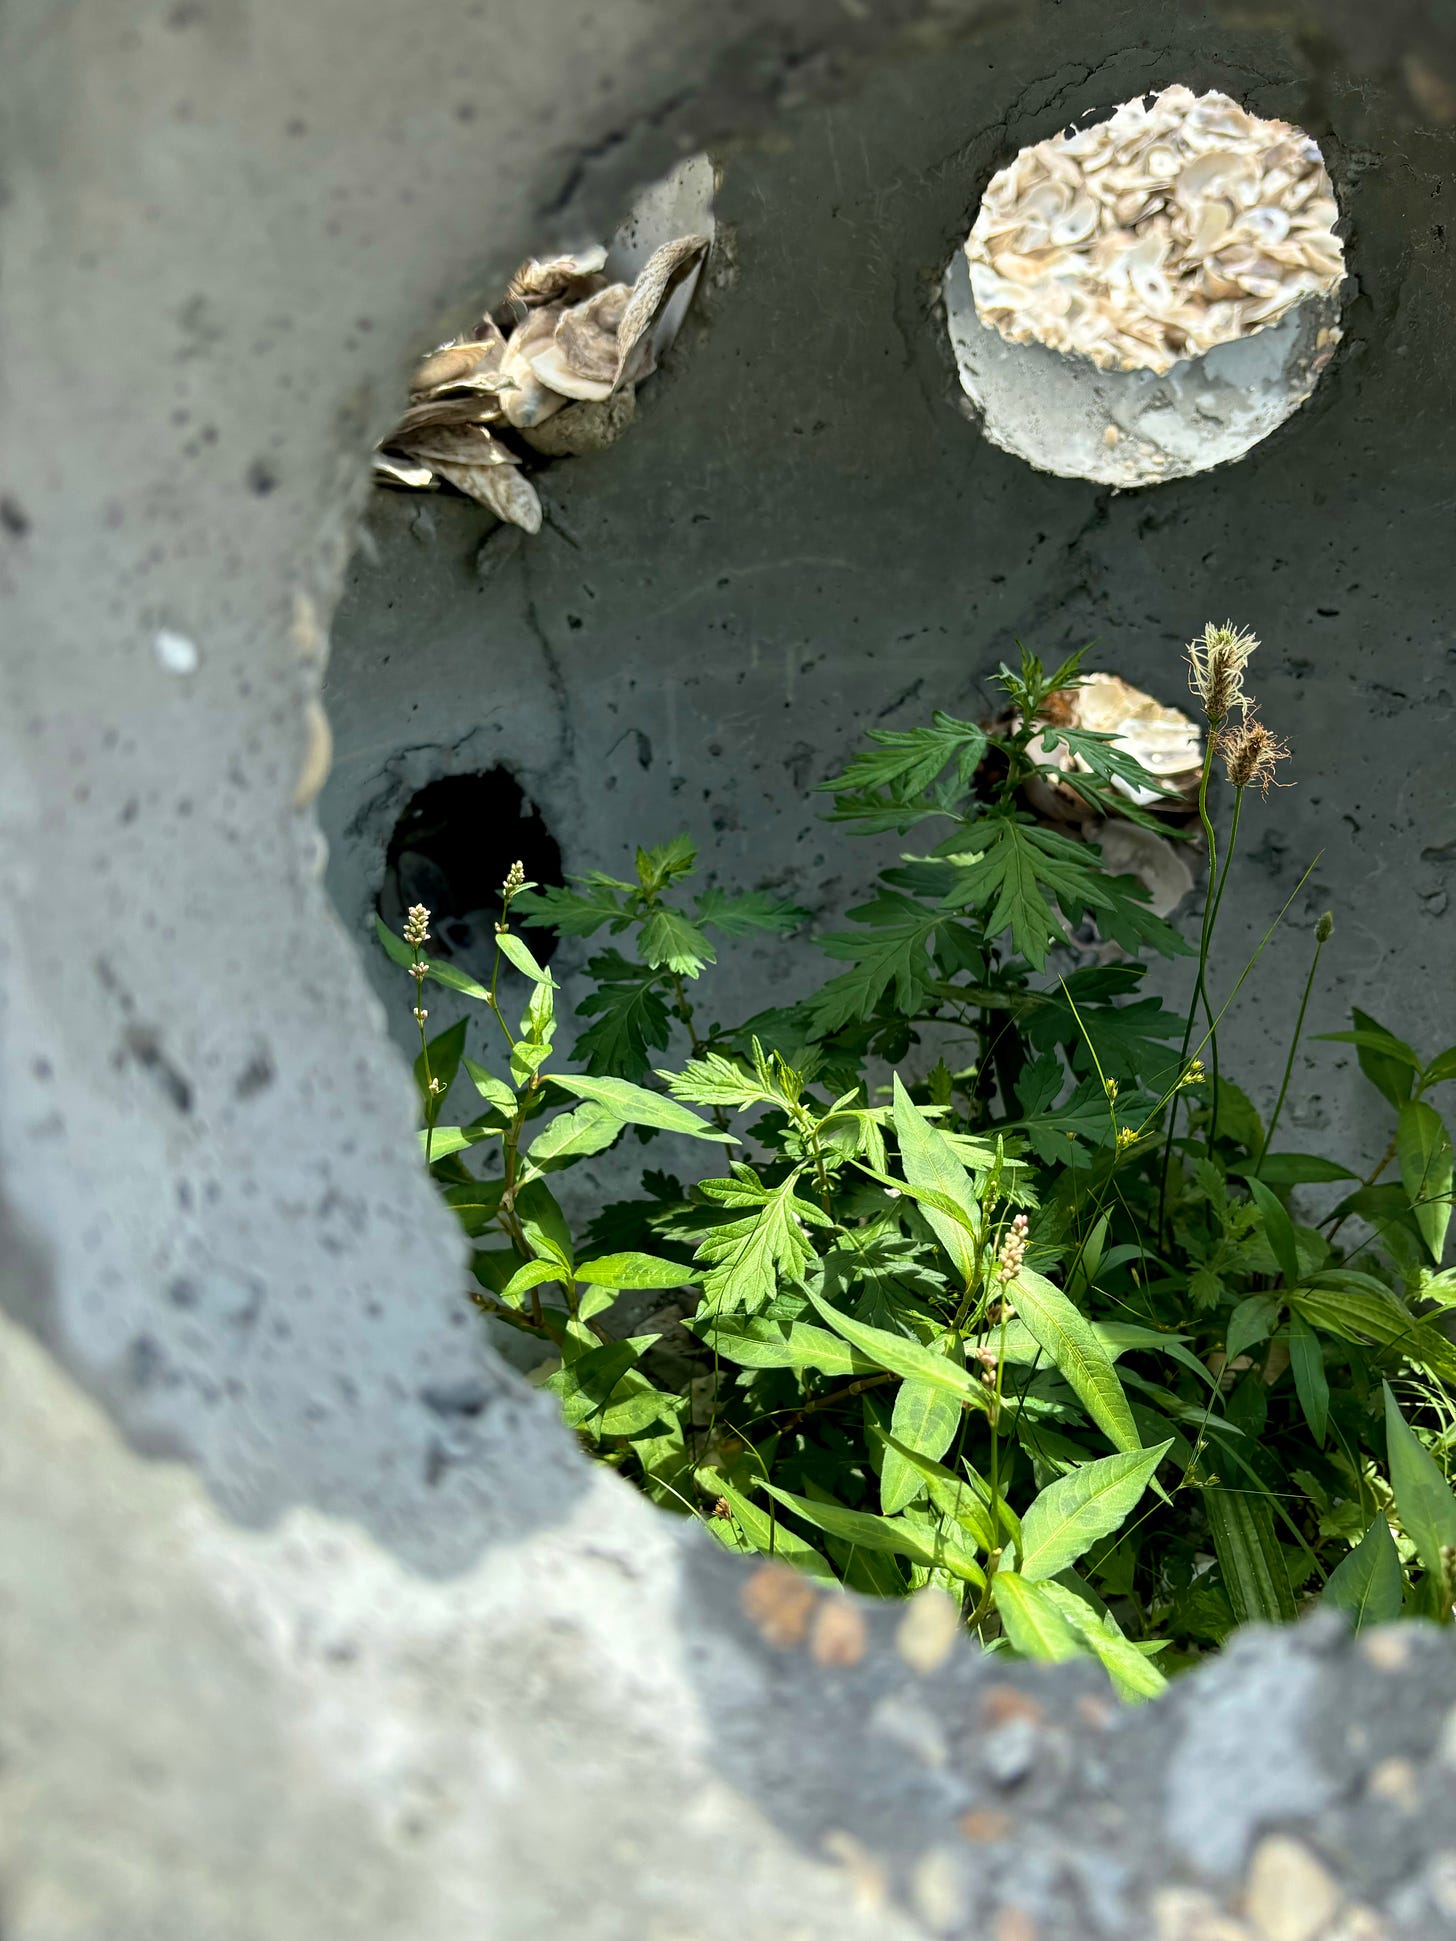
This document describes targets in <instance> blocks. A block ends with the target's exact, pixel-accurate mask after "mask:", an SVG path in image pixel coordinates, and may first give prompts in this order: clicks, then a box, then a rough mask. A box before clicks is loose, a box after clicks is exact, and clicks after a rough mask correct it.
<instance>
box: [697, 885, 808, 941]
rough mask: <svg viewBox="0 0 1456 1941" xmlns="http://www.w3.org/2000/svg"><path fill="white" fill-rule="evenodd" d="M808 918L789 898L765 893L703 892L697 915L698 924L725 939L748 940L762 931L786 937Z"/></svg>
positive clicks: (759, 891) (758, 891) (756, 891)
mask: <svg viewBox="0 0 1456 1941" xmlns="http://www.w3.org/2000/svg"><path fill="white" fill-rule="evenodd" d="M809 914H810V913H809V912H808V911H807V910H804V909H801V908H800V906H799V905H798V904H797V903H791V902H790V901H789V900H788V898H787V897H781V896H770V895H769V893H768V892H767V891H766V890H748V891H745V892H743V893H742V894H740V895H738V896H728V895H726V894H725V893H724V891H722V890H704V892H703V894H702V895H701V896H700V897H699V898H698V902H697V911H696V915H697V919H698V922H699V923H711V924H712V925H713V927H714V929H715V930H721V931H722V932H723V935H724V936H725V937H747V936H751V935H752V934H753V933H754V932H755V931H759V930H767V931H770V932H771V933H772V934H773V935H775V936H780V937H783V936H787V935H788V934H789V932H790V931H792V930H797V929H798V928H799V926H800V924H802V923H807V922H808V919H809Z"/></svg>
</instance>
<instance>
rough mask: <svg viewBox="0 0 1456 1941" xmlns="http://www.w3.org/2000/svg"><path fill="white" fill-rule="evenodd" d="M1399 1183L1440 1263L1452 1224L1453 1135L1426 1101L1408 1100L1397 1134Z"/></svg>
mask: <svg viewBox="0 0 1456 1941" xmlns="http://www.w3.org/2000/svg"><path fill="white" fill-rule="evenodd" d="M1395 1150H1396V1156H1397V1158H1398V1159H1399V1161H1400V1183H1401V1185H1402V1186H1403V1187H1404V1188H1405V1190H1406V1196H1407V1198H1408V1199H1409V1200H1410V1203H1411V1212H1412V1213H1413V1214H1414V1215H1415V1221H1416V1225H1417V1226H1418V1227H1419V1228H1420V1230H1421V1238H1422V1240H1424V1241H1425V1243H1426V1245H1427V1246H1428V1247H1429V1248H1430V1250H1431V1258H1432V1260H1434V1261H1435V1262H1436V1264H1437V1266H1439V1265H1440V1262H1441V1250H1442V1248H1443V1247H1444V1246H1445V1244H1446V1229H1447V1228H1448V1227H1449V1226H1450V1224H1451V1135H1450V1134H1449V1133H1448V1132H1447V1130H1446V1128H1445V1126H1444V1125H1443V1124H1442V1122H1441V1115H1440V1113H1439V1112H1435V1111H1433V1110H1432V1109H1431V1107H1430V1106H1429V1105H1427V1104H1426V1103H1425V1101H1424V1100H1423V1099H1407V1101H1406V1102H1405V1104H1404V1105H1403V1106H1402V1107H1401V1108H1400V1124H1399V1126H1398V1128H1397V1131H1396V1147H1395Z"/></svg>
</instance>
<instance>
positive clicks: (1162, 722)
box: [1072, 674, 1203, 808]
mask: <svg viewBox="0 0 1456 1941" xmlns="http://www.w3.org/2000/svg"><path fill="white" fill-rule="evenodd" d="M1072 712H1073V716H1074V719H1075V723H1076V725H1077V726H1078V727H1079V728H1087V729H1090V730H1091V732H1092V733H1094V734H1099V735H1112V736H1114V737H1115V738H1116V741H1117V745H1118V747H1119V748H1121V749H1122V750H1124V751H1125V752H1126V753H1127V754H1129V755H1131V756H1132V757H1133V758H1134V759H1135V760H1136V761H1139V762H1141V763H1142V765H1143V767H1144V768H1145V769H1147V770H1148V771H1149V772H1150V773H1151V774H1153V775H1156V776H1157V777H1158V778H1159V780H1160V781H1163V782H1165V783H1166V784H1167V785H1168V786H1169V787H1171V788H1177V789H1180V790H1183V791H1185V792H1186V791H1192V790H1196V789H1197V787H1198V777H1199V771H1200V769H1201V767H1202V765H1203V737H1202V733H1201V731H1200V729H1199V727H1198V724H1197V723H1196V722H1195V721H1194V720H1193V719H1192V718H1191V717H1190V716H1189V715H1186V714H1184V713H1182V712H1181V710H1180V709H1178V708H1165V707H1164V706H1163V704H1162V702H1161V701H1155V700H1154V699H1153V697H1152V695H1151V694H1144V693H1143V691H1142V689H1141V688H1136V687H1133V686H1132V685H1131V683H1130V682H1128V681H1124V680H1123V679H1122V678H1121V677H1120V676H1119V675H1117V674H1089V675H1088V676H1087V677H1086V679H1085V680H1084V681H1083V683H1082V685H1081V686H1080V687H1079V688H1077V689H1076V690H1075V691H1074V693H1073V695H1072ZM1076 766H1077V767H1078V768H1080V769H1081V770H1082V771H1083V773H1084V774H1085V773H1090V770H1089V769H1088V767H1087V764H1086V763H1085V762H1083V761H1081V760H1080V759H1079V760H1077V762H1076ZM1113 787H1114V788H1116V789H1117V790H1118V791H1119V792H1120V793H1121V794H1123V795H1126V796H1127V797H1128V798H1129V800H1130V801H1133V802H1136V803H1137V804H1138V805H1139V807H1141V808H1156V807H1157V806H1158V805H1159V804H1160V803H1165V802H1166V801H1167V798H1166V796H1162V795H1159V794H1158V793H1157V792H1156V791H1155V790H1152V789H1140V788H1135V787H1134V786H1133V785H1132V784H1131V783H1128V782H1123V781H1121V780H1115V781H1114V782H1113ZM1180 806H1181V805H1180Z"/></svg>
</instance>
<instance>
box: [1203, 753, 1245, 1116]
mask: <svg viewBox="0 0 1456 1941" xmlns="http://www.w3.org/2000/svg"><path fill="white" fill-rule="evenodd" d="M1243 808H1244V791H1243V790H1242V789H1235V790H1234V813H1233V820H1232V822H1231V823H1230V824H1229V839H1228V848H1227V849H1226V850H1225V852H1224V859H1223V869H1222V871H1221V873H1220V875H1219V879H1218V888H1217V889H1216V890H1215V891H1214V895H1213V904H1212V907H1211V909H1210V911H1209V915H1208V933H1207V936H1206V938H1205V940H1204V945H1203V949H1202V950H1201V952H1200V953H1199V961H1198V988H1199V994H1200V996H1201V997H1202V999H1203V1014H1204V1016H1205V1017H1206V1018H1207V1019H1208V1027H1209V1029H1208V1065H1209V1071H1210V1073H1211V1075H1212V1078H1213V1104H1212V1106H1211V1108H1210V1110H1209V1116H1208V1150H1209V1152H1210V1153H1212V1151H1213V1142H1214V1139H1215V1138H1216V1136H1217V1134H1218V1026H1217V1022H1216V1020H1215V1018H1214V1015H1213V1005H1212V1004H1211V1003H1210V1002H1209V996H1208V953H1209V950H1210V949H1211V948H1212V945H1213V937H1214V932H1215V931H1216V930H1217V928H1218V913H1219V910H1220V908H1221V907H1222V904H1223V893H1224V890H1225V888H1226V887H1227V885H1228V879H1229V868H1230V865H1231V864H1232V863H1233V860H1234V846H1235V844H1236V843H1237V842H1238V839H1239V817H1240V816H1241V815H1242V813H1243ZM1210 853H1211V852H1210Z"/></svg>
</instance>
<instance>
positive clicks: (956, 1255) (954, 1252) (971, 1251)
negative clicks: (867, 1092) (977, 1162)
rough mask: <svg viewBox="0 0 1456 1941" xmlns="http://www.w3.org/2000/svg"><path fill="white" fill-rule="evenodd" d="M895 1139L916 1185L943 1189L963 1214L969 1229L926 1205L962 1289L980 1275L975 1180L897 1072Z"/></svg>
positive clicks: (931, 1223) (929, 1218) (910, 1176)
mask: <svg viewBox="0 0 1456 1941" xmlns="http://www.w3.org/2000/svg"><path fill="white" fill-rule="evenodd" d="M893 1082H894V1101H895V1106H894V1110H895V1138H896V1141H897V1143H898V1145H899V1148H900V1164H901V1166H902V1167H903V1168H904V1172H905V1178H906V1180H907V1181H908V1182H909V1184H910V1185H912V1186H918V1187H923V1188H928V1189H929V1190H930V1191H931V1192H934V1193H943V1194H944V1195H945V1196H946V1198H947V1199H949V1200H950V1201H951V1202H952V1204H953V1205H954V1207H955V1208H956V1209H957V1210H958V1212H959V1213H960V1214H961V1216H962V1217H963V1218H964V1220H965V1222H966V1225H968V1226H969V1227H970V1230H971V1231H970V1232H969V1233H968V1232H967V1231H966V1227H965V1226H963V1225H961V1224H960V1222H959V1221H958V1220H956V1219H954V1218H947V1216H946V1215H945V1214H944V1213H941V1212H937V1211H936V1210H935V1209H934V1208H933V1207H932V1206H930V1205H926V1204H925V1203H924V1202H922V1205H923V1206H924V1212H925V1218H926V1220H927V1221H928V1222H929V1225H930V1229H931V1231H932V1232H933V1233H934V1235H935V1237H936V1239H937V1240H938V1241H939V1242H940V1244H941V1246H942V1247H944V1249H945V1251H946V1253H947V1254H948V1255H949V1256H950V1260H951V1264H952V1266H953V1267H954V1268H955V1270H956V1273H957V1274H958V1275H959V1277H960V1281H961V1285H962V1286H963V1287H966V1288H968V1287H970V1286H971V1284H972V1282H973V1280H974V1279H975V1273H976V1248H975V1242H974V1240H973V1239H972V1234H974V1233H975V1232H977V1231H978V1230H979V1228H980V1225H981V1203H980V1198H979V1196H978V1194H977V1192H976V1186H975V1182H974V1181H973V1180H972V1178H971V1176H970V1174H969V1173H968V1172H967V1171H966V1169H965V1167H964V1166H963V1165H962V1164H961V1162H960V1160H959V1159H958V1158H957V1157H956V1154H955V1152H954V1150H953V1148H952V1147H951V1146H949V1145H948V1144H947V1143H946V1140H945V1139H944V1137H943V1136H942V1135H941V1133H939V1132H938V1131H937V1130H936V1128H935V1127H934V1126H933V1125H932V1124H931V1123H930V1121H929V1120H928V1119H927V1118H926V1117H925V1115H924V1114H923V1113H922V1112H921V1111H920V1109H919V1107H918V1106H917V1105H916V1104H915V1102H914V1100H913V1099H912V1098H911V1097H910V1094H909V1093H908V1092H907V1091H906V1090H905V1087H904V1086H903V1085H902V1084H901V1082H900V1074H899V1073H898V1072H896V1073H895V1075H894V1081H893Z"/></svg>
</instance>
